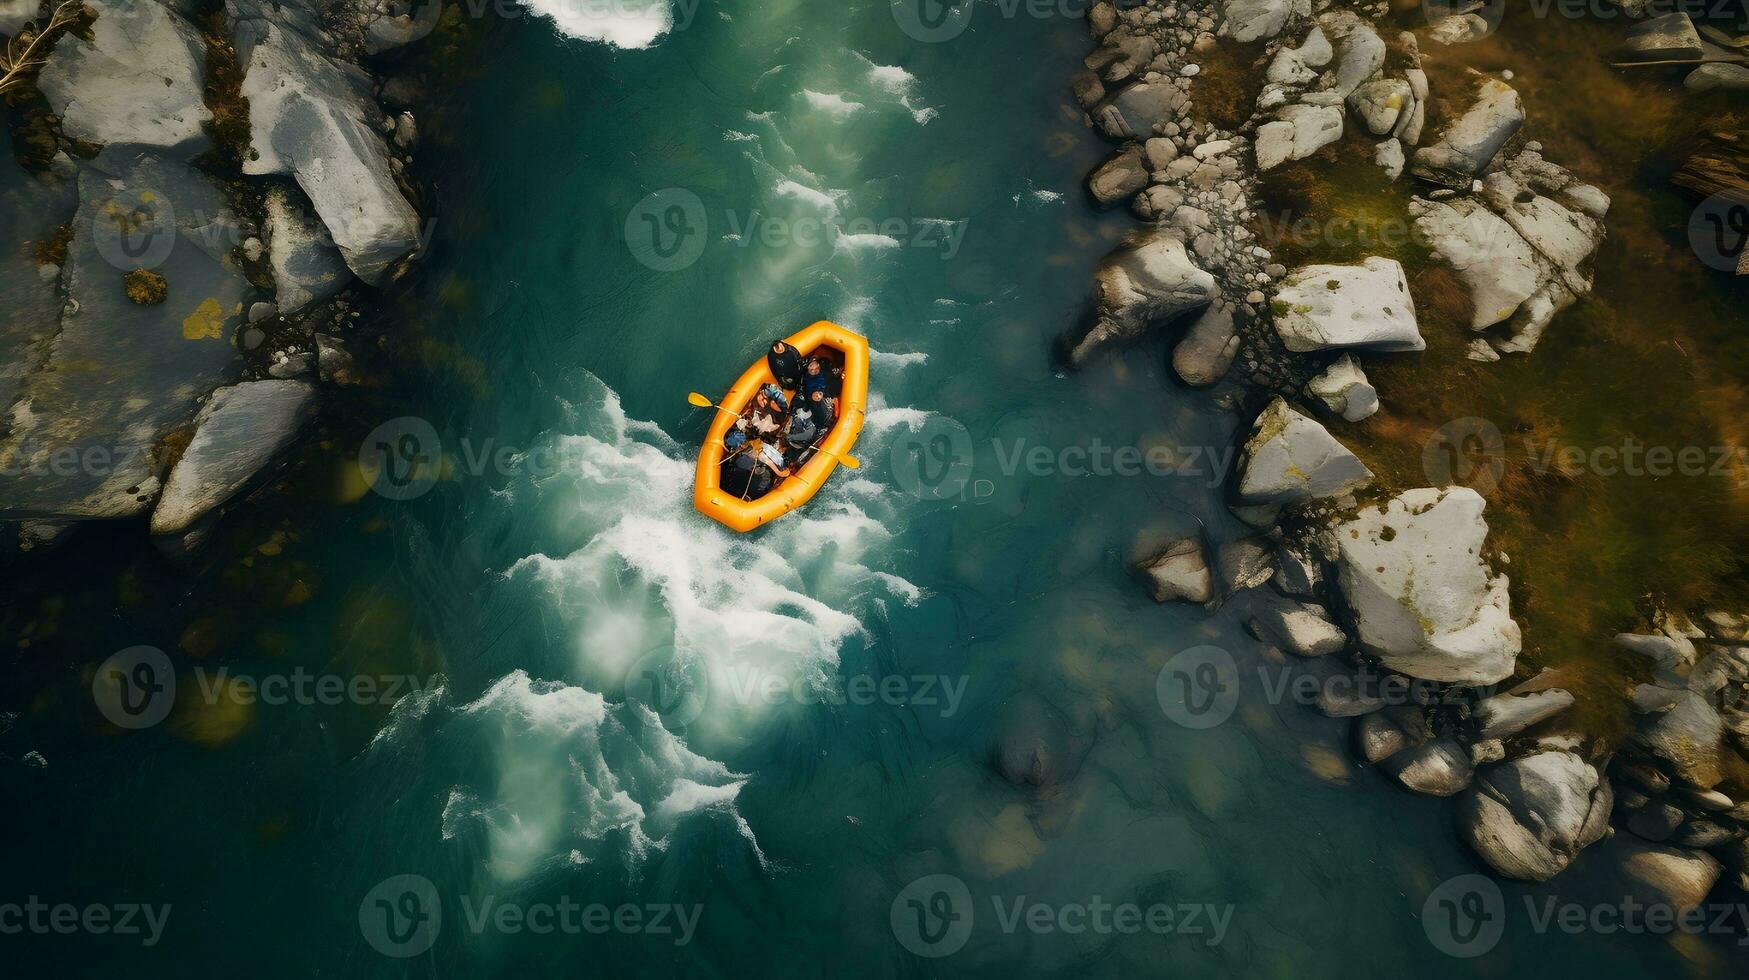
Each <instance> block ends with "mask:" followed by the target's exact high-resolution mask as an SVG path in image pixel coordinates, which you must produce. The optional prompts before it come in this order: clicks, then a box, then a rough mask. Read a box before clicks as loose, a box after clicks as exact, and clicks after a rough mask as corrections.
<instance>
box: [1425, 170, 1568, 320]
mask: <svg viewBox="0 0 1749 980" xmlns="http://www.w3.org/2000/svg"><path fill="white" fill-rule="evenodd" d="M1409 214H1410V215H1411V216H1412V217H1413V218H1414V222H1415V230H1416V232H1417V233H1418V234H1419V235H1420V237H1421V239H1422V240H1423V241H1425V242H1427V244H1428V246H1429V247H1430V248H1432V249H1433V251H1434V252H1436V253H1437V254H1438V255H1439V257H1440V258H1442V259H1444V260H1445V261H1446V263H1447V264H1449V265H1450V266H1451V267H1452V270H1453V271H1455V272H1456V273H1457V275H1458V278H1459V279H1462V280H1463V282H1464V285H1466V286H1468V287H1469V289H1470V304H1471V307H1472V312H1471V315H1470V328H1471V329H1472V330H1481V329H1484V328H1486V327H1489V326H1492V325H1493V324H1496V323H1500V322H1502V321H1504V320H1507V319H1510V318H1511V316H1512V315H1513V314H1514V313H1517V312H1518V308H1519V306H1521V305H1522V304H1523V303H1524V301H1525V300H1528V299H1530V298H1531V296H1533V295H1535V294H1536V292H1537V290H1538V289H1540V288H1541V287H1542V286H1543V284H1544V282H1545V281H1546V277H1545V276H1544V273H1543V268H1542V265H1541V263H1539V262H1538V261H1537V256H1536V251H1535V250H1534V249H1532V248H1531V247H1530V244H1529V243H1528V242H1526V241H1525V240H1524V239H1523V238H1521V237H1519V234H1518V232H1516V231H1514V230H1513V228H1512V226H1511V225H1509V224H1507V223H1506V220H1505V219H1504V218H1502V217H1500V216H1499V215H1497V214H1495V213H1494V212H1492V211H1490V210H1488V209H1487V208H1485V207H1483V206H1482V203H1481V202H1480V201H1478V200H1476V199H1475V198H1473V197H1458V198H1452V199H1451V200H1449V201H1429V200H1425V199H1423V198H1415V199H1414V200H1411V201H1410V202H1409Z"/></svg>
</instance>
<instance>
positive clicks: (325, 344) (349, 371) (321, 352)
mask: <svg viewBox="0 0 1749 980" xmlns="http://www.w3.org/2000/svg"><path fill="white" fill-rule="evenodd" d="M316 366H317V370H318V371H319V372H320V374H321V377H322V380H323V381H326V382H328V383H329V384H335V385H354V384H357V383H358V371H357V369H356V368H355V367H354V366H353V363H352V355H351V354H350V353H348V352H347V350H346V348H345V347H344V346H342V345H341V343H340V341H339V339H338V338H335V337H330V336H328V335H327V334H322V333H319V334H317V335H316Z"/></svg>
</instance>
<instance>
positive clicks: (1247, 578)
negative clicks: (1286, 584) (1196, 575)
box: [1220, 537, 1275, 595]
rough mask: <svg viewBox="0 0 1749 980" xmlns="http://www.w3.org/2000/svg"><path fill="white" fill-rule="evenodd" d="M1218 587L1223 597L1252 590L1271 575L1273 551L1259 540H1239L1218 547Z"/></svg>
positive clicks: (1273, 565) (1272, 573) (1250, 538)
mask: <svg viewBox="0 0 1749 980" xmlns="http://www.w3.org/2000/svg"><path fill="white" fill-rule="evenodd" d="M1220 564H1221V585H1222V586H1223V587H1224V589H1225V594H1226V595H1232V594H1233V593H1235V592H1240V591H1243V590H1245V589H1254V588H1256V587H1257V586H1259V585H1262V584H1263V583H1265V582H1267V581H1269V579H1270V576H1272V575H1274V574H1275V549H1274V548H1273V546H1271V545H1270V543H1269V541H1268V539H1266V538H1262V537H1249V538H1240V539H1239V540H1237V541H1229V542H1227V543H1226V544H1225V545H1222V546H1221V557H1220Z"/></svg>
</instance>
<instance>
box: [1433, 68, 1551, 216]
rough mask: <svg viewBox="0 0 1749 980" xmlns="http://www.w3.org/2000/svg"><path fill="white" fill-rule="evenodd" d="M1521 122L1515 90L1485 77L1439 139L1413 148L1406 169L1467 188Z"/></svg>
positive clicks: (1452, 185) (1520, 111)
mask: <svg viewBox="0 0 1749 980" xmlns="http://www.w3.org/2000/svg"><path fill="white" fill-rule="evenodd" d="M1523 125H1524V107H1523V106H1522V105H1521V104H1520V103H1519V100H1518V92H1517V90H1515V89H1514V88H1513V87H1512V86H1510V85H1508V84H1506V83H1505V82H1502V81H1499V80H1497V79H1492V78H1490V79H1486V80H1484V81H1483V82H1482V84H1481V86H1480V87H1479V88H1478V89H1477V92H1476V102H1475V104H1474V105H1472V106H1470V108H1469V111H1467V112H1465V113H1464V114H1463V115H1462V116H1461V117H1459V119H1458V121H1457V122H1455V123H1453V124H1452V125H1451V126H1450V128H1448V129H1446V131H1445V132H1444V133H1442V134H1441V135H1440V138H1439V142H1437V143H1434V144H1433V145H1431V146H1424V147H1422V148H1421V149H1419V150H1416V151H1415V157H1414V160H1413V162H1411V163H1410V164H1409V172H1410V173H1411V174H1413V175H1415V176H1416V177H1420V178H1421V179H1423V180H1426V181H1428V182H1430V183H1434V184H1440V185H1443V186H1446V187H1453V188H1458V189H1468V188H1469V186H1470V182H1471V181H1473V180H1475V178H1476V175H1477V174H1480V173H1481V172H1482V171H1483V170H1485V169H1486V168H1487V166H1488V164H1489V163H1490V162H1491V161H1492V160H1493V159H1494V154H1496V153H1499V152H1500V148H1501V147H1502V146H1505V145H1506V141H1507V140H1509V139H1511V138H1512V136H1513V134H1515V133H1517V132H1518V129H1519V127H1520V126H1523Z"/></svg>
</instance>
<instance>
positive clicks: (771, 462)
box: [722, 340, 844, 500]
mask: <svg viewBox="0 0 1749 980" xmlns="http://www.w3.org/2000/svg"><path fill="white" fill-rule="evenodd" d="M765 360H766V365H767V366H768V367H770V368H771V373H772V376H773V377H775V378H776V379H777V383H776V384H768V385H765V386H764V387H762V388H760V389H759V390H758V391H756V392H754V393H753V400H752V403H751V404H750V405H749V406H748V407H747V410H746V411H745V412H743V413H742V415H741V417H740V418H737V419H736V420H735V423H734V425H732V426H730V427H729V432H728V434H727V435H725V436H724V437H723V448H724V449H726V450H728V451H729V455H728V456H726V457H725V458H724V460H723V475H722V480H723V483H722V485H723V489H725V490H727V491H729V492H730V493H732V494H734V495H736V496H737V497H740V498H741V499H743V500H756V499H758V498H760V497H762V496H764V495H765V494H767V493H769V492H770V491H771V488H772V487H774V486H776V485H777V483H778V481H780V480H783V479H786V478H788V477H789V476H791V475H792V474H793V473H794V472H795V471H796V469H798V468H799V467H801V466H802V465H803V464H805V463H806V462H807V461H808V460H809V459H811V458H813V455H814V451H815V450H816V449H817V448H818V447H819V444H820V441H821V440H822V439H824V438H825V437H826V434H827V433H829V432H831V431H832V426H833V424H834V423H835V422H837V400H838V397H839V393H840V392H842V391H843V386H844V368H843V367H841V366H839V365H836V364H833V363H830V362H828V361H827V360H826V359H824V358H820V357H810V358H806V359H804V358H803V357H802V356H801V353H800V352H799V351H797V350H796V349H795V348H794V347H792V346H791V345H789V344H787V343H785V342H783V341H781V340H780V341H777V342H776V343H774V344H772V345H771V352H770V353H769V354H767V355H766V358H765ZM786 390H787V391H793V392H795V401H794V403H793V405H792V403H791V401H790V397H789V396H788V395H787V394H786V393H785V392H786Z"/></svg>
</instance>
